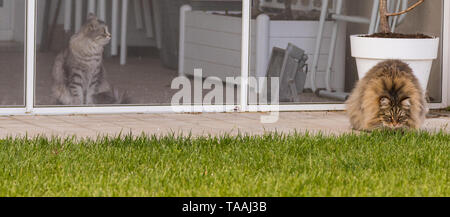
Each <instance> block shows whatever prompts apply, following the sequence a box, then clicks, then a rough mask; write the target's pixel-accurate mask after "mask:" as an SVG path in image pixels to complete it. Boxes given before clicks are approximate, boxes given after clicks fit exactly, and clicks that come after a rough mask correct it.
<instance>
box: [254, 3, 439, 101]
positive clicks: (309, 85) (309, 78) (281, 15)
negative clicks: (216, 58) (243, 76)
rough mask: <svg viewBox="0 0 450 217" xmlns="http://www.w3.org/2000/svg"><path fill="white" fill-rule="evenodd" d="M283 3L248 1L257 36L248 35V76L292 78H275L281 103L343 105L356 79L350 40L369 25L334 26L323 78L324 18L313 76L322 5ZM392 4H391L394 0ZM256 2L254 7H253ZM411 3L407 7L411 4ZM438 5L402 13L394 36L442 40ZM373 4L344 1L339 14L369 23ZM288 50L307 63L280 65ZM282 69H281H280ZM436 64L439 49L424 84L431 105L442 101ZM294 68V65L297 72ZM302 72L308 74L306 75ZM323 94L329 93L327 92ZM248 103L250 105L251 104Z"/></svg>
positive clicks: (329, 26) (327, 39) (327, 31)
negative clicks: (417, 35)
mask: <svg viewBox="0 0 450 217" xmlns="http://www.w3.org/2000/svg"><path fill="white" fill-rule="evenodd" d="M286 2H287V1H281V0H259V1H258V0H254V1H253V4H254V6H255V7H254V9H253V11H252V12H253V19H254V21H253V22H252V31H253V32H256V34H253V35H254V36H252V40H253V43H252V57H251V61H252V62H251V74H253V75H256V77H269V78H270V77H276V76H277V75H278V76H280V75H284V76H285V77H289V76H290V77H292V78H293V79H292V82H291V83H289V82H288V80H289V79H284V80H283V77H281V78H280V80H281V81H280V96H279V97H280V104H316V103H343V102H344V100H345V96H346V95H347V94H348V93H349V92H350V91H351V90H352V89H353V87H354V85H355V83H356V81H357V79H358V73H357V70H356V63H355V59H354V58H353V57H352V56H351V50H350V39H349V36H350V35H354V34H367V32H368V30H369V25H368V24H357V23H345V22H341V23H340V24H339V25H338V31H337V36H336V50H335V53H334V55H333V56H332V59H331V60H332V65H331V73H329V74H328V76H327V73H326V72H327V68H328V61H329V58H328V57H329V55H328V53H329V50H330V47H331V46H330V45H331V41H332V40H331V38H332V37H331V36H332V30H333V20H332V19H330V18H331V17H330V14H328V15H327V21H326V22H325V26H324V32H323V41H322V44H321V49H320V50H319V53H318V64H317V71H316V73H314V70H313V68H314V64H313V63H314V61H313V60H314V54H316V53H317V52H316V51H315V48H316V41H317V40H316V39H317V33H318V29H319V18H320V12H321V8H322V1H321V0H301V1H300V0H298V1H296V0H291V1H289V2H290V5H291V6H290V8H291V10H288V9H286V4H285V3H286ZM333 2H336V1H329V6H328V10H329V11H330V12H334V11H335V9H336V8H335V6H336V5H333ZM391 2H392V5H393V6H395V4H396V3H397V2H398V1H391ZM258 4H259V8H258V9H256V6H257V5H258ZM410 4H412V3H411V1H410ZM442 4H443V3H442V1H426V2H425V3H424V4H423V5H421V6H419V7H417V8H416V9H414V11H412V12H410V13H408V14H407V15H406V17H405V19H404V20H403V21H402V22H401V23H400V24H399V25H398V26H397V28H396V32H400V33H418V32H419V33H425V34H429V35H434V36H437V37H441V32H442V28H441V27H442V8H443V7H442ZM372 5H373V1H369V0H364V1H361V0H344V1H343V8H342V11H343V14H345V15H351V16H358V17H365V18H367V19H369V18H370V15H371V11H372ZM261 14H265V15H268V16H267V17H266V18H264V17H262V16H264V15H261ZM265 29H267V30H266V32H264V30H265ZM289 43H291V44H292V45H291V48H289ZM441 44H442V43H441ZM292 48H296V49H300V50H298V51H297V53H298V52H300V51H301V52H304V57H305V58H307V60H306V64H302V62H301V61H299V60H298V59H297V60H296V61H297V63H295V62H292V63H291V64H289V62H287V64H286V63H284V62H283V61H284V60H285V57H286V56H289V55H291V57H292V55H293V53H292V52H293V50H292ZM288 54H289V55H288ZM302 54H303V53H302ZM294 56H295V55H294ZM294 63H295V64H294ZM283 65H285V66H284V67H283ZM441 65H442V49H440V51H439V57H438V59H437V60H435V61H434V62H433V68H432V72H431V76H430V80H429V85H428V96H429V97H428V98H429V100H430V101H431V102H440V101H441V92H442V91H441V86H442V85H441V80H442V67H441ZM295 67H298V70H297V71H296V69H297V68H295ZM305 71H307V73H306V74H305V73H304V72H305ZM327 83H328V84H329V85H327ZM292 84H295V85H292ZM327 86H328V87H327ZM294 87H295V88H294ZM294 89H295V90H296V91H294ZM323 90H325V91H323ZM326 90H330V91H326ZM295 92H297V94H295ZM327 92H328V93H331V94H327ZM250 103H251V104H252V103H253V104H254V103H255V102H250Z"/></svg>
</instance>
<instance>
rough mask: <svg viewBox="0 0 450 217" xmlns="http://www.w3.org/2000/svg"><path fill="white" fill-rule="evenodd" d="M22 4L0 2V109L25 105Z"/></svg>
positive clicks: (16, 0)
mask: <svg viewBox="0 0 450 217" xmlns="http://www.w3.org/2000/svg"><path fill="white" fill-rule="evenodd" d="M24 30H25V1H24V0H3V1H1V2H0V76H1V78H0V106H23V105H24V104H25V103H24V99H25V97H24V94H25V91H24V78H25V76H24V75H25V73H24V54H25V52H24V47H25V46H24V44H25V43H24V38H25V37H24V34H25V31H24Z"/></svg>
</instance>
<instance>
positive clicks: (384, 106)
mask: <svg viewBox="0 0 450 217" xmlns="http://www.w3.org/2000/svg"><path fill="white" fill-rule="evenodd" d="M390 106H391V100H390V99H389V98H387V97H381V99H380V107H381V109H387V108H389V107H390Z"/></svg>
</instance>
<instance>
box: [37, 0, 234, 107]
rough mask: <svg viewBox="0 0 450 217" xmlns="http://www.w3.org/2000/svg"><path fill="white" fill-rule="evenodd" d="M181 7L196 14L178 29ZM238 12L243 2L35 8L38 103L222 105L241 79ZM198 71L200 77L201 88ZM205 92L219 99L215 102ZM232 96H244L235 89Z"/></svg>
mask: <svg viewBox="0 0 450 217" xmlns="http://www.w3.org/2000/svg"><path fill="white" fill-rule="evenodd" d="M116 2H117V7H116V6H115V3H116ZM126 2H128V4H126ZM183 5H190V6H191V8H192V10H186V12H185V17H186V19H185V23H184V24H183V23H181V24H180V8H181V6H183ZM241 5H242V2H240V1H222V2H218V1H198V0H192V1H190V0H128V1H89V0H88V1H68V0H64V1H48V0H38V21H39V26H38V31H37V34H38V36H37V37H38V42H37V44H38V52H37V66H36V67H37V70H36V74H37V76H36V77H37V78H36V79H37V87H36V91H37V93H36V97H37V98H36V103H37V105H38V106H54V105H56V106H80V105H88V106H104V105H164V106H166V105H172V104H173V103H172V102H175V105H179V104H182V105H186V104H188V105H191V104H201V103H204V104H216V105H222V104H225V103H227V102H226V100H225V99H226V97H225V96H223V93H225V92H226V88H225V87H226V86H227V85H226V84H227V82H226V77H232V78H234V77H235V76H239V75H240V72H241V69H240V59H241V50H240V49H241V25H242V24H241V18H240V16H241ZM124 6H126V7H127V10H125V12H127V14H126V16H125V15H124V14H123V10H124ZM185 8H186V9H188V8H189V7H185ZM116 9H117V10H116ZM116 11H117V14H116V13H115V12H116ZM89 12H93V14H94V15H93V16H91V17H90V16H89ZM55 16H57V18H55ZM103 21H104V22H103ZM122 22H125V24H126V25H122ZM44 24H45V25H44ZM180 27H182V28H183V29H180ZM122 31H123V33H126V34H123V33H122ZM180 35H181V36H183V37H182V40H180ZM122 37H126V38H122ZM122 41H125V43H124V44H122ZM180 41H181V42H182V43H181V44H180ZM122 48H124V50H126V52H124V53H122V52H121V50H122ZM124 54H125V55H124ZM180 57H181V59H180ZM180 63H181V65H179V64H180ZM180 68H181V69H180ZM194 69H201V70H199V72H200V71H201V72H202V73H201V74H200V73H198V78H199V79H197V80H196V79H194V74H195V73H194ZM180 74H182V75H183V78H179V76H180ZM213 76H214V77H217V78H219V79H220V80H219V81H218V82H216V81H215V80H214V79H211V77H213ZM194 80H196V81H197V82H195V81H194ZM234 80H237V79H231V80H230V81H234ZM210 83H212V85H208V84H210ZM228 83H229V84H231V83H232V82H228ZM203 86H205V88H204V87H203ZM208 87H211V89H212V90H213V91H215V92H213V94H212V95H208V93H209V92H210V91H211V89H208ZM216 87H217V88H216ZM230 89H232V90H233V91H235V92H237V90H238V89H239V88H237V86H235V85H232V86H231V85H230ZM219 93H220V94H219ZM229 95H232V94H231V93H230V94H229ZM234 95H238V94H237V93H235V94H234ZM211 96H216V97H211ZM221 96H222V97H221ZM202 97H203V98H204V99H205V102H203V101H202ZM236 101H237V99H232V101H231V100H230V101H229V102H228V104H234V103H235V102H236Z"/></svg>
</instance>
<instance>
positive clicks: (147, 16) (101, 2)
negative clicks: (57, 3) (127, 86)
mask: <svg viewBox="0 0 450 217" xmlns="http://www.w3.org/2000/svg"><path fill="white" fill-rule="evenodd" d="M132 1H133V5H134V11H135V14H134V15H135V20H136V28H137V29H143V27H144V24H145V34H146V36H147V37H149V38H155V40H156V44H157V47H158V48H161V29H160V23H159V12H158V10H156V9H155V6H156V5H157V4H158V1H152V4H153V11H152V7H151V5H150V1H149V0H132ZM87 4H88V5H87V12H88V13H94V14H97V16H98V18H99V19H101V20H104V21H106V18H107V16H106V11H107V4H106V0H88V1H87ZM119 5H120V3H119V0H112V1H111V35H112V39H111V55H113V56H115V55H117V54H118V53H119V52H118V47H119V46H118V44H119V40H118V39H119V16H120V15H121V21H120V22H121V25H120V26H121V29H120V44H121V45H124V46H120V64H121V65H125V64H126V59H127V46H126V44H127V43H126V42H127V27H128V6H129V0H122V4H121V11H119ZM141 9H142V11H143V12H144V15H143V16H142V11H141ZM72 11H73V10H72V0H66V1H65V10H64V12H65V13H64V15H65V16H64V29H65V31H66V32H69V31H71V29H72V25H71V24H72ZM153 13H155V14H154V15H155V16H154V15H153ZM153 17H154V19H155V20H154V19H153ZM143 20H144V22H142V21H143ZM154 21H156V22H154ZM82 23H83V1H81V0H77V1H75V26H74V27H75V28H74V29H75V32H77V31H78V30H79V29H80V28H81V25H82ZM153 25H154V26H155V27H156V31H155V30H154V29H153ZM155 32H156V33H155Z"/></svg>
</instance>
